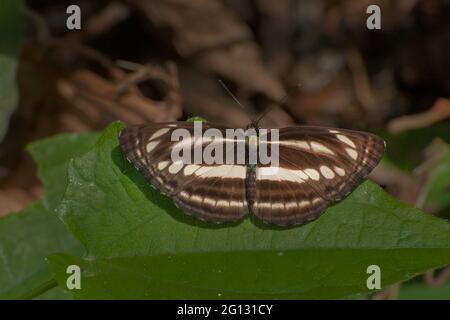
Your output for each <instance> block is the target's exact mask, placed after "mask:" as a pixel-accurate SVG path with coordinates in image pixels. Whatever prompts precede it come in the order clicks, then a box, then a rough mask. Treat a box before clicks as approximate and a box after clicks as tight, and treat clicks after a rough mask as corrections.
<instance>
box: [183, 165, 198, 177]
mask: <svg viewBox="0 0 450 320" xmlns="http://www.w3.org/2000/svg"><path fill="white" fill-rule="evenodd" d="M199 168H200V166H198V165H196V164H189V165H187V166H186V167H185V168H184V170H183V173H184V175H185V176H190V175H191V174H193V173H194V172H195V171H196V170H198V169H199Z"/></svg>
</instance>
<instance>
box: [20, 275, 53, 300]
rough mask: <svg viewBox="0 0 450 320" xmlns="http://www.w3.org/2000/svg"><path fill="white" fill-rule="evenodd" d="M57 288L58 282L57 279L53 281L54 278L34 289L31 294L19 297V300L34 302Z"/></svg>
mask: <svg viewBox="0 0 450 320" xmlns="http://www.w3.org/2000/svg"><path fill="white" fill-rule="evenodd" d="M57 286H58V283H57V282H56V280H55V279H53V278H52V279H49V280H47V281H45V282H44V283H42V284H40V285H39V286H37V287H35V288H34V289H32V290H31V291H30V292H28V293H26V294H24V295H23V296H21V297H19V299H21V300H32V299H34V298H36V297H39V296H40V295H41V294H44V293H45V292H47V291H49V290H50V289H53V288H55V287H57Z"/></svg>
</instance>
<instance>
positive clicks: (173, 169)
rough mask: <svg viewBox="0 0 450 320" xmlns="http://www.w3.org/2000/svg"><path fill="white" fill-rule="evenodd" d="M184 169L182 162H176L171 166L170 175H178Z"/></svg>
mask: <svg viewBox="0 0 450 320" xmlns="http://www.w3.org/2000/svg"><path fill="white" fill-rule="evenodd" d="M183 167H184V165H183V162H182V161H177V162H174V163H172V164H171V165H170V166H169V173H171V174H177V173H178V172H180V170H181V169H183Z"/></svg>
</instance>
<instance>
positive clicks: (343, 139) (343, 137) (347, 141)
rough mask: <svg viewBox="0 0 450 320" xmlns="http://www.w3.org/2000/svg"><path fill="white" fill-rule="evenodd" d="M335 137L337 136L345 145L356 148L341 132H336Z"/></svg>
mask: <svg viewBox="0 0 450 320" xmlns="http://www.w3.org/2000/svg"><path fill="white" fill-rule="evenodd" d="M336 138H338V139H339V140H340V141H342V142H343V143H345V144H346V145H349V146H350V147H352V148H356V145H355V143H354V142H353V141H352V140H350V139H349V138H348V137H347V136H344V135H342V134H337V135H336Z"/></svg>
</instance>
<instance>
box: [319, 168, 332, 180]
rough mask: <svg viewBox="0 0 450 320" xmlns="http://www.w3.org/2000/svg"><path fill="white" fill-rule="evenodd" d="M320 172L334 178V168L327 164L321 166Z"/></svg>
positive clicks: (328, 177)
mask: <svg viewBox="0 0 450 320" xmlns="http://www.w3.org/2000/svg"><path fill="white" fill-rule="evenodd" d="M320 173H321V174H322V175H323V176H324V177H325V178H327V179H333V178H334V176H335V175H334V172H333V170H331V169H330V168H328V167H327V166H321V167H320Z"/></svg>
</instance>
